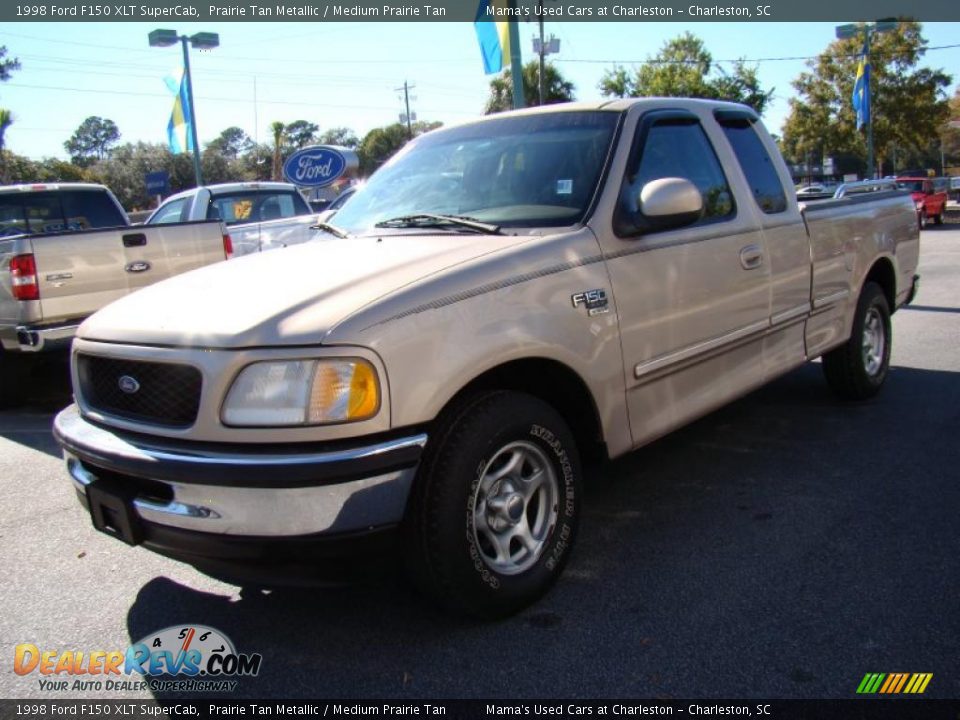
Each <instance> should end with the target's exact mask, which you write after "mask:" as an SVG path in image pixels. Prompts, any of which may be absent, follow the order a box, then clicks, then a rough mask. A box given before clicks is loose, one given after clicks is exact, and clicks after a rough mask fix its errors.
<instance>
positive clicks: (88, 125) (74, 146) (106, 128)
mask: <svg viewBox="0 0 960 720" xmlns="http://www.w3.org/2000/svg"><path fill="white" fill-rule="evenodd" d="M119 139H120V130H119V129H117V125H116V123H115V122H113V120H108V119H106V118H102V117H97V116H96V115H91V116H90V117H88V118H87V119H86V120H84V121H83V122H82V123H80V127H78V128H77V129H76V130H75V131H74V133H73V135H72V136H71V137H70V139H69V140H67V141H66V142H65V143H64V144H63V147H64V149H65V150H66V151H67V152H68V153H70V158H71V160H72V161H73V163H74V164H75V165H78V166H80V167H89V166H91V165H93V164H94V163H95V162H97V161H98V160H103V159H104V158H106V157H107V156H109V154H110V150H111V147H112V146H114V145H116V143H117V141H118V140H119Z"/></svg>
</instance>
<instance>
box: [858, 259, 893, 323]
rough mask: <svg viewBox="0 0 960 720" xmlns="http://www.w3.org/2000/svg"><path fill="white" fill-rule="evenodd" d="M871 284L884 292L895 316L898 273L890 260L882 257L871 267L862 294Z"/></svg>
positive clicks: (862, 286) (861, 289)
mask: <svg viewBox="0 0 960 720" xmlns="http://www.w3.org/2000/svg"><path fill="white" fill-rule="evenodd" d="M870 282H874V283H876V284H877V285H879V286H880V289H881V290H883V296H884V297H885V298H886V299H887V305H889V306H890V313H891V314H893V312H894V311H895V310H896V309H897V272H896V269H895V268H894V266H893V261H892V260H891V259H890V258H888V257H880V258H878V259H877V260H876V261H875V262H874V263H873V265H871V266H870V269H869V270H868V271H867V274H866V275H865V276H864V278H863V283H862V284H861V287H860V292H861V293H862V292H863V288H864V287H866V285H867V283H870Z"/></svg>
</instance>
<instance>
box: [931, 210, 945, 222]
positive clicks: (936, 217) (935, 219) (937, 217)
mask: <svg viewBox="0 0 960 720" xmlns="http://www.w3.org/2000/svg"><path fill="white" fill-rule="evenodd" d="M933 224H934V225H943V211H940V212H939V213H937V214H936V215H934V216H933Z"/></svg>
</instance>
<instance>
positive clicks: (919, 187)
mask: <svg viewBox="0 0 960 720" xmlns="http://www.w3.org/2000/svg"><path fill="white" fill-rule="evenodd" d="M897 187H898V188H900V189H901V190H909V191H910V192H915V193H922V192H923V180H898V181H897Z"/></svg>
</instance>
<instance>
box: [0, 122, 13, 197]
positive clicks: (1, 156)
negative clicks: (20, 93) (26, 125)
mask: <svg viewBox="0 0 960 720" xmlns="http://www.w3.org/2000/svg"><path fill="white" fill-rule="evenodd" d="M12 124H13V113H12V112H10V111H9V110H7V109H5V108H0V183H3V184H6V182H7V156H6V150H5V149H4V148H5V142H4V140H5V137H6V134H7V128H8V127H10V126H11V125H12Z"/></svg>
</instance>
